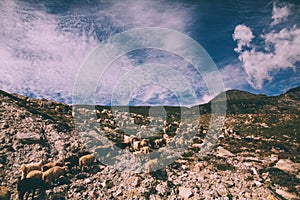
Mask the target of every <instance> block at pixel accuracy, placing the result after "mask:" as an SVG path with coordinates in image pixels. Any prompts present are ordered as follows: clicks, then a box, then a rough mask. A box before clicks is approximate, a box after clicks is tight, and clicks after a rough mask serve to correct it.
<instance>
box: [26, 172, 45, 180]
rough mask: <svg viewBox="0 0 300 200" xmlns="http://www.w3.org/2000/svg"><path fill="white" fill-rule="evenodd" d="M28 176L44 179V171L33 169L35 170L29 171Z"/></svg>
mask: <svg viewBox="0 0 300 200" xmlns="http://www.w3.org/2000/svg"><path fill="white" fill-rule="evenodd" d="M26 178H31V179H40V180H42V178H43V172H41V171H39V170H33V171H31V172H29V173H28V174H27V176H26Z"/></svg>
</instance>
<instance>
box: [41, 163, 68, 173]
mask: <svg viewBox="0 0 300 200" xmlns="http://www.w3.org/2000/svg"><path fill="white" fill-rule="evenodd" d="M55 166H60V167H63V166H64V164H63V163H62V162H49V163H47V164H45V165H43V166H42V167H41V170H42V172H45V171H47V170H48V169H50V168H52V167H55Z"/></svg>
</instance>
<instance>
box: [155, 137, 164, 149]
mask: <svg viewBox="0 0 300 200" xmlns="http://www.w3.org/2000/svg"><path fill="white" fill-rule="evenodd" d="M154 144H155V147H156V148H159V147H161V146H162V145H165V144H166V140H165V139H164V138H161V139H156V140H155V141H154Z"/></svg>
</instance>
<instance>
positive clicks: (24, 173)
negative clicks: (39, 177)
mask: <svg viewBox="0 0 300 200" xmlns="http://www.w3.org/2000/svg"><path fill="white" fill-rule="evenodd" d="M42 165H43V161H42V160H41V161H40V162H38V163H29V164H22V165H21V167H20V169H21V171H22V178H21V179H24V178H25V177H26V176H27V174H28V173H29V172H31V171H33V170H40V169H41V167H42Z"/></svg>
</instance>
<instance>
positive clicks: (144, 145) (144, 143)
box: [140, 139, 149, 147]
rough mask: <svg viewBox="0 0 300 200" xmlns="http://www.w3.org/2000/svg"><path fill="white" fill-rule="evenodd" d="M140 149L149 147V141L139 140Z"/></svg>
mask: <svg viewBox="0 0 300 200" xmlns="http://www.w3.org/2000/svg"><path fill="white" fill-rule="evenodd" d="M140 145H141V147H146V146H149V141H148V140H146V139H142V140H141V144H140Z"/></svg>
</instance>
